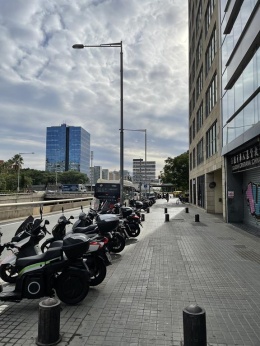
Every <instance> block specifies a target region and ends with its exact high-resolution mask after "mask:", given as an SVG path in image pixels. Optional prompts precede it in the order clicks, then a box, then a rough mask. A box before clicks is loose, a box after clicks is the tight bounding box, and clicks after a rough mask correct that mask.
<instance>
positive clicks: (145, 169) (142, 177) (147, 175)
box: [133, 159, 156, 185]
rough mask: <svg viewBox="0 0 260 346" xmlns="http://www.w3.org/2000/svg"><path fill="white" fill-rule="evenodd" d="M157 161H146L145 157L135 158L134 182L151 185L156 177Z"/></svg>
mask: <svg viewBox="0 0 260 346" xmlns="http://www.w3.org/2000/svg"><path fill="white" fill-rule="evenodd" d="M155 175H156V162H155V161H146V162H145V161H144V160H143V159H133V183H134V184H140V183H142V185H149V183H150V181H151V180H154V179H155V177H156V176H155Z"/></svg>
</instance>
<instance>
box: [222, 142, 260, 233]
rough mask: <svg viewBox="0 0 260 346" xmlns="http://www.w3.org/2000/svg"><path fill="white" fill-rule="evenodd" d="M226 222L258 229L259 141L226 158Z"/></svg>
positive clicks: (259, 208) (245, 145) (244, 146)
mask: <svg viewBox="0 0 260 346" xmlns="http://www.w3.org/2000/svg"><path fill="white" fill-rule="evenodd" d="M225 162H226V191H225V193H226V210H227V222H232V223H235V222H242V223H244V224H248V225H252V226H254V227H258V228H259V229H260V138H259V136H257V137H255V138H254V139H253V140H252V141H250V143H246V144H244V145H242V146H239V147H237V148H236V149H235V150H233V151H232V152H230V153H228V154H227V155H226V156H225Z"/></svg>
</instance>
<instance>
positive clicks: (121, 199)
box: [72, 41, 124, 204]
mask: <svg viewBox="0 0 260 346" xmlns="http://www.w3.org/2000/svg"><path fill="white" fill-rule="evenodd" d="M92 47H97V48H111V47H112V48H115V47H116V48H120V203H121V204H123V203H124V200H123V187H124V126H123V122H124V113H123V44H122V41H121V42H117V43H103V44H99V45H84V44H74V45H73V46H72V48H74V49H83V48H92Z"/></svg>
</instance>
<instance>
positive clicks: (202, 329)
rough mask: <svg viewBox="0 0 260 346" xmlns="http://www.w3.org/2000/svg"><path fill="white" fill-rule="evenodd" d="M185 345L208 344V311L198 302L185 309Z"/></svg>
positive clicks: (201, 345) (202, 345)
mask: <svg viewBox="0 0 260 346" xmlns="http://www.w3.org/2000/svg"><path fill="white" fill-rule="evenodd" d="M183 336H184V346H207V332H206V312H205V310H204V309H203V308H201V307H199V306H198V305H196V304H191V305H189V306H187V307H186V308H185V309H184V310H183Z"/></svg>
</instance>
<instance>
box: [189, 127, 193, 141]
mask: <svg viewBox="0 0 260 346" xmlns="http://www.w3.org/2000/svg"><path fill="white" fill-rule="evenodd" d="M189 137H190V144H191V142H192V126H190V136H189Z"/></svg>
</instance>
